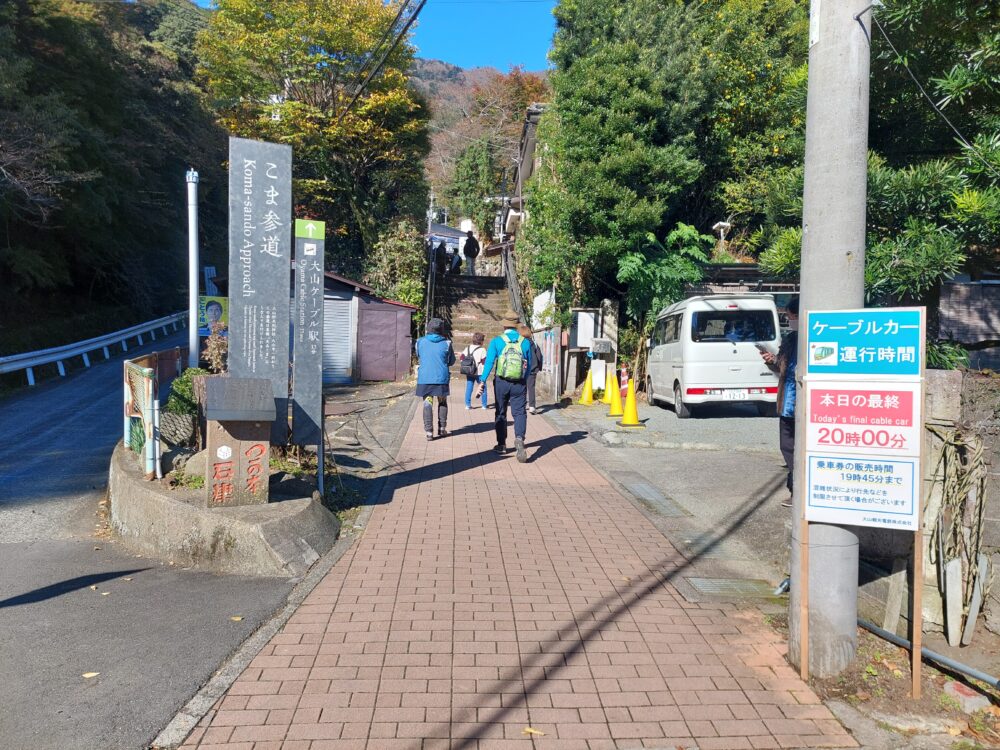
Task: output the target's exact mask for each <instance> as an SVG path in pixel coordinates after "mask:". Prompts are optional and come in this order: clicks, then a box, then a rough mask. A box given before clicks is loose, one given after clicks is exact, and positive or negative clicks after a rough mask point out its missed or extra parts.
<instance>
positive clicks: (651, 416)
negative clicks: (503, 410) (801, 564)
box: [529, 403, 791, 583]
mask: <svg viewBox="0 0 1000 750" xmlns="http://www.w3.org/2000/svg"><path fill="white" fill-rule="evenodd" d="M607 410H608V408H607V406H604V405H594V406H589V407H582V406H571V407H563V408H556V409H552V410H551V411H547V412H546V415H547V416H548V417H549V418H553V419H556V420H558V421H559V422H560V423H562V424H561V426H562V428H563V430H564V431H567V430H569V429H571V428H570V427H569V425H573V424H575V425H579V426H580V427H581V428H583V429H585V430H586V431H587V432H589V433H590V434H591V435H592V436H599V435H603V434H605V433H606V432H608V431H611V430H614V429H616V428H615V426H614V420H613V419H610V418H607V417H606V416H605V414H606V413H607ZM639 418H640V419H641V420H645V425H646V427H645V429H643V430H639V431H635V432H630V433H628V435H627V439H632V438H638V439H641V440H647V441H650V442H656V441H662V442H665V443H666V444H669V445H670V446H671V447H659V448H657V447H634V446H633V445H630V444H628V443H625V444H623V445H616V446H615V447H608V446H607V445H604V444H602V443H601V442H599V441H598V440H596V439H593V438H592V439H590V440H586V441H581V442H578V443H577V444H576V447H577V449H578V450H581V451H582V452H585V453H586V454H587V455H588V457H589V458H590V459H591V461H592V462H593V464H594V465H595V466H597V467H598V468H599V469H601V470H603V471H604V472H605V473H607V474H608V475H609V476H610V478H611V479H613V480H615V481H618V482H619V483H620V484H623V485H626V489H628V486H627V484H628V483H632V484H635V483H636V482H640V483H641V482H646V483H648V484H649V485H651V486H652V487H653V488H655V490H656V491H657V492H658V493H659V495H660V496H661V497H662V500H655V501H653V502H648V503H645V505H646V509H647V511H648V512H649V514H650V515H651V516H652V517H653V518H654V519H658V520H659V521H660V523H658V524H657V525H658V526H660V529H661V531H663V532H664V533H665V534H666V535H667V536H668V537H669V538H670V540H671V541H672V542H673V543H674V544H675V546H677V547H678V549H680V550H681V551H682V552H685V553H688V554H693V553H698V554H699V556H701V557H704V558H706V559H708V560H713V561H718V562H719V563H720V564H722V563H726V564H727V565H728V567H730V568H732V569H734V570H736V571H739V572H741V574H743V575H745V576H746V577H752V578H758V579H762V580H767V581H768V582H769V583H777V582H778V581H780V580H781V579H782V578H784V576H785V573H786V570H787V561H788V543H789V542H788V539H789V536H788V535H789V530H790V525H789V521H790V515H791V509H789V508H784V507H782V506H781V501H782V500H784V499H786V498H787V497H788V491H787V490H786V489H785V486H784V485H785V475H786V471H785V468H784V461H783V460H782V457H781V454H780V453H779V451H778V420H777V419H776V418H774V417H760V416H758V415H757V411H756V408H755V407H753V406H749V405H746V404H734V405H732V406H722V405H719V406H710V407H706V408H703V409H702V410H700V411H699V412H697V413H696V415H695V416H694V417H692V418H690V419H677V417H676V415H675V414H674V413H673V410H671V409H669V408H664V407H660V406H655V407H654V406H648V405H646V404H644V403H640V404H639ZM529 433H530V422H529ZM680 446H698V448H693V449H683V448H681V447H680ZM633 494H635V492H633ZM640 494H641V493H640Z"/></svg>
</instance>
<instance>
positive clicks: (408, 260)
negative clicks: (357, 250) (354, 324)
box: [364, 219, 427, 327]
mask: <svg viewBox="0 0 1000 750" xmlns="http://www.w3.org/2000/svg"><path fill="white" fill-rule="evenodd" d="M364 279H365V283H367V284H370V285H371V286H372V288H373V289H375V291H377V292H378V293H379V294H381V295H382V296H383V297H387V298H389V299H392V300H396V301H397V302H405V303H406V304H408V305H413V306H415V307H416V308H417V312H416V313H415V314H414V316H413V324H414V325H415V326H418V327H419V325H420V324H421V323H422V322H423V318H424V298H425V292H426V288H427V287H426V284H427V251H426V249H425V247H424V235H423V233H422V232H421V231H420V229H418V228H417V227H416V226H415V225H414V224H413V223H412V222H411V221H409V220H408V219H402V220H400V221H398V222H396V223H395V224H393V225H391V226H390V227H388V228H387V229H386V230H384V231H383V232H382V234H381V236H380V237H379V239H378V242H376V243H375V247H374V248H372V252H371V253H370V254H369V255H368V256H367V258H366V259H365V274H364Z"/></svg>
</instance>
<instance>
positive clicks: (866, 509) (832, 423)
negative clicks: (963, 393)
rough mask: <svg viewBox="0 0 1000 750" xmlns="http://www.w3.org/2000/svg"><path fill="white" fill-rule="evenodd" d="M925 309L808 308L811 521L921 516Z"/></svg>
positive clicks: (874, 521)
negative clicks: (811, 309)
mask: <svg viewBox="0 0 1000 750" xmlns="http://www.w3.org/2000/svg"><path fill="white" fill-rule="evenodd" d="M924 336H925V334H924V309H923V308H912V307H909V308H908V307H899V308H880V309H866V310H831V311H826V310H823V311H809V313H808V314H807V318H806V356H807V360H806V375H805V377H804V378H803V385H804V386H805V387H804V388H803V392H802V393H801V394H799V398H801V399H802V400H803V401H804V402H805V418H806V432H805V434H806V444H805V446H804V448H805V477H806V488H805V514H806V520H808V521H815V522H819V523H836V524H845V525H851V526H874V527H879V528H890V529H905V530H916V529H918V527H919V523H920V477H921V475H920V456H921V442H922V438H923V385H922V381H923V367H924V357H923V353H924Z"/></svg>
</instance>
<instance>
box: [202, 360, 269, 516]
mask: <svg viewBox="0 0 1000 750" xmlns="http://www.w3.org/2000/svg"><path fill="white" fill-rule="evenodd" d="M275 415H276V412H275V406H274V394H273V393H272V390H271V381H270V380H268V379H265V378H207V379H206V382H205V420H206V428H205V432H206V436H205V442H206V450H207V458H206V462H205V463H206V466H205V480H206V481H205V488H206V492H207V496H208V505H209V507H214V506H232V505H263V504H264V503H266V502H267V500H268V481H269V478H270V473H271V472H270V464H269V459H270V457H271V442H270V436H271V423H272V422H274V419H275Z"/></svg>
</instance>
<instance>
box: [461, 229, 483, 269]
mask: <svg viewBox="0 0 1000 750" xmlns="http://www.w3.org/2000/svg"><path fill="white" fill-rule="evenodd" d="M462 252H463V253H464V254H465V262H466V263H468V269H467V270H466V273H467V274H469V276H475V275H476V256H478V255H479V241H478V240H477V239H476V238H475V236H474V235H473V234H472V231H471V230H470V231H468V232H466V235H465V247H463V248H462Z"/></svg>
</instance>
